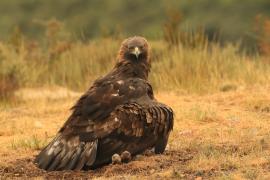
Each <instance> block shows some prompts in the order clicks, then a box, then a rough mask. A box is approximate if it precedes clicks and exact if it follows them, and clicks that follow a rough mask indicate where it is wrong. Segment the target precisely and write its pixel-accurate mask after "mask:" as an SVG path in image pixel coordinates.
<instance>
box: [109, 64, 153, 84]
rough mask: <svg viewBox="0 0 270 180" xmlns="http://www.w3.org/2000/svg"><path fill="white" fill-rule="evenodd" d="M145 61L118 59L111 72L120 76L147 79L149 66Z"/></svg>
mask: <svg viewBox="0 0 270 180" xmlns="http://www.w3.org/2000/svg"><path fill="white" fill-rule="evenodd" d="M147 62H148V61H141V62H131V61H128V60H122V61H119V62H118V63H117V64H116V65H115V67H114V68H113V70H112V74H114V75H117V76H118V77H122V78H141V79H145V80H147V79H148V74H149V72H150V67H151V66H150V64H148V63H147Z"/></svg>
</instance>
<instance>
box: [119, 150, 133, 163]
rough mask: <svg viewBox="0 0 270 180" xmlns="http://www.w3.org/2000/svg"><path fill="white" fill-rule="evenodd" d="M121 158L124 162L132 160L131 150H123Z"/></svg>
mask: <svg viewBox="0 0 270 180" xmlns="http://www.w3.org/2000/svg"><path fill="white" fill-rule="evenodd" d="M121 160H122V162H124V163H128V162H129V161H131V154H130V152H128V151H124V152H122V154H121Z"/></svg>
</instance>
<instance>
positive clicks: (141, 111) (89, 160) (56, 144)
mask: <svg viewBox="0 0 270 180" xmlns="http://www.w3.org/2000/svg"><path fill="white" fill-rule="evenodd" d="M149 71H150V58H149V45H148V43H147V41H146V40H145V39H144V38H142V37H137V36H135V37H131V38H128V39H126V40H125V41H124V42H123V43H122V45H121V47H120V51H119V55H118V62H117V64H116V65H115V67H114V68H113V70H112V71H111V72H110V73H108V74H107V75H106V76H104V77H102V78H100V79H98V80H96V81H95V82H94V83H93V85H92V86H91V87H90V89H89V90H88V91H87V92H86V93H85V94H83V95H82V96H81V98H80V99H79V100H78V101H77V103H76V104H75V105H74V107H73V108H72V110H73V112H72V114H71V115H70V117H69V118H68V120H67V121H66V123H65V124H64V125H63V127H62V128H61V129H60V130H59V132H58V133H57V135H56V137H55V138H54V139H53V140H52V141H51V142H50V143H49V144H48V145H47V146H46V147H45V148H44V149H43V150H42V151H41V152H40V154H39V155H38V156H37V157H36V160H35V162H36V163H37V165H38V167H40V168H42V169H45V170H80V169H88V168H97V167H100V166H102V165H104V164H107V163H110V162H111V160H112V156H113V155H114V154H121V153H123V152H124V151H128V152H130V154H131V155H132V156H134V155H136V154H139V153H142V152H143V151H144V150H146V149H149V148H153V147H154V148H155V153H163V152H164V150H165V148H166V145H167V140H168V137H169V133H170V131H171V130H172V128H173V111H172V109H171V108H170V107H168V106H166V105H164V104H162V103H160V102H158V101H157V100H156V99H155V98H154V95H153V90H152V87H151V85H150V84H149V82H148V81H147V79H148V73H149Z"/></svg>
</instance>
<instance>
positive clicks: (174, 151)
mask: <svg viewBox="0 0 270 180" xmlns="http://www.w3.org/2000/svg"><path fill="white" fill-rule="evenodd" d="M55 91H57V93H58V94H61V92H62V95H61V96H60V95H59V98H56V97H55V96H54V95H53V94H54V92H55ZM35 92H36V93H35ZM42 92H43V93H44V95H43V93H42ZM269 92H270V88H269V87H261V86H257V87H253V88H245V89H244V88H243V89H241V90H236V91H230V92H219V93H215V94H212V95H181V94H179V93H178V94H177V93H173V92H171V93H167V92H159V93H158V94H157V98H158V99H159V100H160V101H162V102H165V103H167V104H168V105H170V106H171V107H172V108H173V109H174V111H175V117H176V119H175V127H174V131H173V133H172V134H171V137H170V142H169V147H168V148H167V151H166V154H165V155H162V156H150V157H143V158H142V160H135V161H134V162H131V163H129V164H127V165H119V166H118V165H117V166H112V165H110V166H108V167H105V168H102V169H100V170H98V171H91V172H81V173H79V176H78V177H96V178H98V179H100V178H101V179H104V178H109V177H111V178H112V177H113V178H115V179H118V178H120V177H128V178H131V179H137V178H142V179H147V178H148V177H149V176H150V177H152V178H158V177H160V178H184V179H186V178H191V179H193V178H196V177H203V178H205V179H209V178H213V179H268V178H270V174H269V170H270V151H269V147H270V134H269V128H270V126H269V120H270V111H269V107H270V96H269ZM29 93H30V94H32V95H33V96H29ZM17 94H19V95H20V96H23V97H24V98H22V100H21V101H19V102H17V103H16V104H15V105H14V104H13V105H8V106H3V105H2V106H1V111H0V123H1V127H0V147H1V150H0V157H1V159H0V162H1V163H0V176H5V177H7V176H8V177H14V176H18V177H24V178H26V177H28V176H31V177H37V176H38V177H42V176H46V177H59V176H61V177H64V175H65V173H71V172H65V173H54V174H50V173H49V174H48V173H44V172H40V171H38V170H37V169H36V168H35V167H34V165H32V162H31V161H32V157H33V155H35V154H37V152H38V151H37V150H38V149H40V148H41V146H44V144H46V142H47V141H48V140H50V139H51V138H52V137H53V136H54V135H55V133H56V131H57V130H58V129H59V128H60V127H61V125H62V124H63V122H64V121H65V120H66V119H67V117H68V115H69V111H68V109H69V107H71V106H72V104H73V103H74V102H75V100H76V99H77V98H78V97H79V94H78V93H72V92H70V91H68V90H66V89H57V88H53V89H43V90H41V89H38V90H34V89H28V90H27V89H26V90H22V91H21V92H18V93H17ZM50 94H51V95H50ZM29 158H30V159H29ZM25 159H26V160H25ZM25 167H28V170H27V172H28V173H26V172H25V171H20V170H18V168H25ZM14 174H17V175H14ZM71 175H74V177H75V175H76V173H73V174H72V173H71V174H70V176H71ZM77 175H78V174H77Z"/></svg>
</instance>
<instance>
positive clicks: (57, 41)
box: [0, 21, 270, 94]
mask: <svg viewBox="0 0 270 180" xmlns="http://www.w3.org/2000/svg"><path fill="white" fill-rule="evenodd" d="M51 23H52V24H53V26H52V27H51V26H48V27H49V28H53V30H51V31H52V32H51V31H49V30H48V32H50V33H49V34H52V35H50V36H49V35H47V36H45V38H44V41H45V42H46V43H38V42H34V41H29V40H25V39H24V38H22V37H21V36H22V35H18V32H17V33H15V35H14V38H13V41H11V42H13V43H4V42H2V43H0V67H1V69H0V90H1V88H2V89H3V87H5V85H6V83H5V82H7V81H8V82H11V81H10V80H9V77H12V78H13V79H12V82H15V83H14V84H15V85H17V84H18V85H19V86H20V87H40V86H43V87H44V86H55V85H59V86H64V87H68V88H70V89H73V90H77V91H81V90H84V89H86V88H87V87H88V86H89V83H90V82H92V81H93V80H95V79H96V78H97V77H100V76H102V75H104V74H105V73H107V72H108V71H109V70H110V69H112V67H113V65H114V64H115V61H116V56H117V51H118V48H119V46H120V43H121V40H122V39H121V40H119V39H111V38H106V39H98V40H91V41H89V42H81V41H70V40H68V39H63V38H62V36H60V35H61V33H60V32H62V31H60V30H59V31H60V32H55V31H56V30H55V29H58V28H59V27H58V26H60V25H58V24H57V23H56V22H54V21H53V22H51ZM54 26H57V27H58V28H54ZM58 33H60V35H58ZM64 34H65V33H64ZM197 35H198V36H199V37H201V38H197ZM60 37H61V38H60ZM181 37H182V36H181ZM182 38H183V37H182ZM14 39H15V40H16V39H17V40H16V41H15V40H14ZM200 39H203V41H202V42H201V40H200ZM14 41H15V42H14ZM179 41H180V42H181V43H179V42H178V43H177V44H176V45H171V46H169V45H168V42H166V41H162V40H160V41H150V42H149V43H150V45H151V46H152V56H151V57H152V67H153V68H152V73H151V76H150V80H151V83H152V84H153V86H154V88H155V89H156V90H161V91H163V90H173V91H182V92H188V93H200V94H205V93H212V92H217V91H219V90H222V91H226V90H227V89H228V88H229V89H231V88H233V89H237V88H239V87H242V86H245V87H246V86H253V85H254V84H265V83H267V82H269V80H270V76H269V73H270V64H269V63H266V62H265V60H264V59H265V58H263V57H260V56H256V55H254V56H248V55H246V54H245V53H244V52H240V50H239V47H238V45H232V44H227V45H224V46H223V47H221V46H220V45H219V44H216V43H210V42H208V41H207V39H206V37H205V36H204V33H203V32H200V33H198V34H197V33H195V32H194V33H190V34H187V35H186V36H184V39H183V40H182V39H181V38H180V40H179ZM186 41H188V42H189V41H190V42H189V43H185V42H186ZM182 42H183V43H182ZM187 44H189V45H187ZM192 44H196V46H193V45H192ZM10 67H11V68H10ZM18 67H19V68H18ZM9 69H11V70H9ZM7 70H8V72H7V73H3V72H5V71H7ZM1 74H3V75H2V76H3V77H4V79H6V81H3V83H2V81H1ZM10 74H11V75H10ZM15 75H16V76H15ZM12 87H16V88H13V89H11V90H6V91H8V92H13V91H14V90H16V89H17V86H12ZM1 94H2V93H1Z"/></svg>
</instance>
